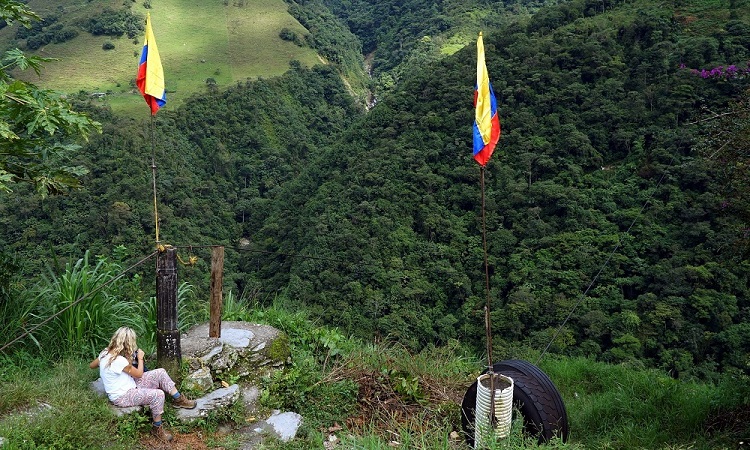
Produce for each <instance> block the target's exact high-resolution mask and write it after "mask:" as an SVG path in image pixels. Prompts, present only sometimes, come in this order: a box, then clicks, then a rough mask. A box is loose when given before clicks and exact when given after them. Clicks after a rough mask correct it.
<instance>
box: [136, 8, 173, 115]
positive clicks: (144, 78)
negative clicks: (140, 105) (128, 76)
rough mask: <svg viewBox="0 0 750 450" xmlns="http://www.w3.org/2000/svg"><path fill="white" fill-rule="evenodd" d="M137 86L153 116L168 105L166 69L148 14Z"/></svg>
mask: <svg viewBox="0 0 750 450" xmlns="http://www.w3.org/2000/svg"><path fill="white" fill-rule="evenodd" d="M135 84H136V85H137V86H138V90H139V91H141V94H142V95H143V98H145V99H146V103H148V106H149V107H150V108H151V115H152V116H153V115H155V114H156V111H158V110H159V108H161V107H162V106H164V105H165V104H166V103H167V90H166V89H165V87H164V69H163V68H162V65H161V58H159V49H157V48H156V38H154V31H153V30H152V29H151V15H150V14H146V40H145V41H144V42H143V51H142V52H141V62H140V63H139V64H138V76H136V78H135Z"/></svg>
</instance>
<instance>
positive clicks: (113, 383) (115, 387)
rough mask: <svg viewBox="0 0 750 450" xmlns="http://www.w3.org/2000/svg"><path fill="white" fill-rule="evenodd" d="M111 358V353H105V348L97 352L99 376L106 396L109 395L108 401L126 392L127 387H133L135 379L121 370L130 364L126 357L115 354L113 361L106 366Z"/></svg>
mask: <svg viewBox="0 0 750 450" xmlns="http://www.w3.org/2000/svg"><path fill="white" fill-rule="evenodd" d="M111 358H112V355H110V354H109V353H107V350H106V349H105V350H103V351H102V352H101V353H100V354H99V376H100V377H102V383H104V390H105V391H106V392H107V397H109V400H110V401H115V400H117V399H118V398H120V397H121V396H122V395H123V394H124V393H126V392H128V390H129V389H133V388H135V380H134V379H133V377H131V376H130V375H128V374H127V373H125V372H123V371H122V370H123V369H124V368H125V367H127V366H128V364H130V363H129V362H128V360H127V359H125V358H123V357H122V356H120V355H115V356H114V358H115V359H114V361H112V364H111V365H110V366H109V367H107V364H108V363H109V360H110V359H111Z"/></svg>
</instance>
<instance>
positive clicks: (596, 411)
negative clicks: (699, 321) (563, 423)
mask: <svg viewBox="0 0 750 450" xmlns="http://www.w3.org/2000/svg"><path fill="white" fill-rule="evenodd" d="M544 368H545V370H546V371H547V373H548V375H549V376H550V378H551V379H552V380H553V381H554V382H555V384H556V385H557V387H558V389H559V390H560V391H561V393H562V395H563V398H564V399H565V403H566V407H567V411H568V415H569V418H570V423H571V434H572V435H574V436H575V437H576V439H577V440H579V441H581V442H583V444H584V445H586V447H587V448H603V447H605V446H609V447H608V448H651V449H661V448H673V447H674V446H680V445H685V446H689V447H686V448H694V449H700V448H705V449H711V448H722V447H723V445H725V444H723V443H721V442H718V441H720V440H721V439H722V438H723V437H722V436H720V435H718V434H717V435H716V436H712V435H711V434H710V433H709V431H710V430H709V429H710V428H711V427H710V426H709V425H708V424H709V423H710V422H711V421H712V418H713V417H714V416H716V415H717V414H721V413H722V411H731V410H733V409H735V408H737V407H740V406H741V404H742V403H744V404H747V398H744V400H741V399H739V396H738V395H737V393H738V392H747V383H746V382H747V380H745V388H744V389H743V388H741V387H739V386H740V385H741V384H742V383H738V380H736V379H732V378H724V381H723V382H722V383H720V384H718V385H716V384H712V383H700V382H697V381H689V380H680V379H674V378H671V377H669V376H668V375H667V374H666V373H663V372H660V371H658V370H653V369H642V368H632V367H629V366H628V365H624V364H622V365H612V364H606V363H600V362H594V361H591V360H589V359H585V358H576V359H559V360H551V361H547V362H546V363H545V364H544ZM748 428H749V427H747V426H746V427H745V431H747V429H748ZM714 431H718V430H714ZM734 444H736V442H735V443H734ZM734 444H732V445H734Z"/></svg>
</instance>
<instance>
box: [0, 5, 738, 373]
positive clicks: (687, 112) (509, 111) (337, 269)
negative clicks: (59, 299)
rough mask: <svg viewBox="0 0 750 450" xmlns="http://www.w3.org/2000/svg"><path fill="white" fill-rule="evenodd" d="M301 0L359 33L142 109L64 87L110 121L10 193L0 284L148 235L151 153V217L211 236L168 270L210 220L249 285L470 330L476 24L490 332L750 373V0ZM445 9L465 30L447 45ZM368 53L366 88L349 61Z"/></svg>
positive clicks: (20, 286) (327, 35)
mask: <svg viewBox="0 0 750 450" xmlns="http://www.w3.org/2000/svg"><path fill="white" fill-rule="evenodd" d="M289 3H290V11H294V14H295V17H298V19H299V20H300V22H301V23H302V24H303V25H305V26H306V27H307V28H308V29H309V30H310V32H311V36H312V37H313V38H315V37H316V36H318V37H320V38H319V39H312V38H311V39H308V41H309V43H308V45H313V46H316V45H317V46H318V47H316V48H323V47H325V46H326V45H327V46H328V48H329V49H330V48H332V46H335V43H336V42H346V43H348V44H347V48H346V49H345V50H340V51H342V52H343V53H342V55H345V56H342V57H341V58H338V59H337V58H331V57H329V58H328V59H329V61H330V62H331V63H330V64H327V65H320V66H315V67H311V68H309V67H304V66H302V65H300V64H297V63H294V62H293V63H292V64H291V66H290V69H289V71H288V72H287V73H285V74H284V75H283V76H280V77H277V78H268V79H256V80H248V81H246V82H241V83H237V84H236V85H234V86H232V87H230V88H226V89H209V88H207V90H206V92H205V93H203V94H200V95H196V96H194V97H192V98H191V99H189V100H188V101H187V102H185V104H184V105H182V106H181V107H180V108H179V109H178V110H176V111H165V112H160V113H159V114H157V115H156V117H155V119H154V120H153V121H148V120H135V119H131V118H123V117H118V116H116V115H114V114H112V113H111V112H110V111H109V110H108V109H107V108H106V107H102V106H101V105H100V104H97V103H91V102H90V100H89V97H88V96H87V95H85V94H80V95H77V96H76V95H71V96H70V97H69V100H70V101H71V102H72V103H73V104H74V106H75V107H76V108H77V109H78V110H80V111H85V112H87V113H88V114H89V115H90V116H91V117H93V118H94V119H96V120H97V121H99V122H100V123H101V124H102V133H101V134H93V135H92V136H91V137H90V140H89V141H88V142H86V143H83V144H82V147H81V148H80V150H79V151H78V152H76V153H75V156H74V157H73V158H72V159H71V160H70V161H65V162H64V163H65V164H72V165H76V166H83V167H85V168H87V169H88V173H87V174H85V175H83V176H82V177H81V181H82V188H81V189H77V190H71V191H69V192H67V193H66V194H65V195H53V196H46V197H42V196H40V195H38V193H37V192H36V191H35V190H34V187H33V186H26V185H23V184H17V185H15V186H13V192H11V193H0V254H1V257H0V292H1V293H2V299H3V301H4V302H6V303H7V302H9V301H10V300H9V299H11V298H13V296H14V295H16V294H17V293H18V292H21V291H24V290H27V289H30V288H31V286H32V285H33V283H34V282H35V280H37V279H38V278H39V277H40V274H47V273H54V272H56V271H59V270H61V269H62V268H63V266H64V264H65V263H67V262H69V261H75V260H77V259H79V258H81V257H83V255H84V254H85V253H86V252H87V251H88V252H90V253H91V254H92V255H104V256H107V257H110V258H117V259H119V260H121V261H124V262H126V261H130V260H135V259H137V258H139V257H141V256H143V255H146V254H149V253H150V252H151V251H153V247H154V233H155V229H154V217H153V190H152V178H151V177H152V172H151V164H152V158H153V161H154V162H155V165H156V173H157V181H156V192H157V198H158V211H159V218H160V233H161V236H160V239H161V241H162V242H163V243H169V244H172V245H176V246H178V247H179V248H180V252H181V254H182V256H183V259H185V260H187V257H188V256H193V255H195V256H198V262H197V264H196V265H194V266H181V268H180V270H181V272H180V277H181V279H182V280H185V281H188V282H189V283H191V284H192V285H193V286H194V287H195V289H196V290H197V291H198V292H199V295H203V296H206V293H207V290H208V272H209V271H208V267H209V262H210V257H209V253H208V251H207V250H206V249H205V248H203V247H202V246H208V245H217V244H220V245H224V246H226V251H227V256H226V262H225V264H226V266H225V278H224V279H225V283H226V289H227V290H231V291H233V292H234V293H235V295H237V296H238V297H240V298H242V300H243V301H245V302H247V303H248V304H253V305H259V306H264V305H270V304H271V303H274V302H276V303H280V304H284V305H286V306H287V307H289V308H292V309H300V310H305V311H308V312H309V313H310V315H311V317H315V318H317V320H319V321H320V322H321V323H325V324H328V325H330V326H335V327H339V329H340V330H342V332H343V333H345V334H347V335H353V336H358V337H362V338H366V339H373V338H374V339H376V340H390V341H395V342H399V343H401V344H403V345H404V346H406V347H407V348H409V349H412V350H419V349H422V348H424V347H425V346H427V345H430V344H444V343H446V342H448V341H450V340H459V341H460V342H462V343H463V344H465V345H467V346H468V347H470V348H472V349H474V350H475V351H476V352H477V353H481V352H482V351H483V348H484V343H485V340H484V338H485V332H484V319H483V307H484V305H485V299H486V297H485V278H484V274H485V272H484V271H485V268H484V254H483V243H482V223H481V206H482V205H481V196H480V184H479V180H480V169H479V166H477V165H476V163H474V161H473V160H472V158H471V124H472V121H473V114H474V112H473V106H472V98H473V97H472V96H473V86H474V83H475V73H476V71H475V70H476V48H475V46H474V42H475V38H476V33H477V32H478V31H480V30H483V32H484V42H485V49H486V55H487V56H486V60H487V66H488V70H489V74H490V79H491V82H492V83H493V87H494V91H495V93H496V95H497V98H498V102H499V105H500V106H499V111H500V116H501V119H500V120H501V124H502V130H503V131H502V137H501V140H500V143H499V144H498V147H497V148H496V150H495V153H494V156H493V158H492V160H491V161H490V163H489V164H488V165H487V168H486V173H485V176H486V196H485V197H486V198H485V202H486V205H485V208H486V209H485V210H486V229H487V230H486V231H487V246H488V260H489V273H490V280H489V285H490V298H491V311H492V324H493V334H494V341H493V342H494V346H495V351H496V353H497V354H498V355H500V357H502V356H513V354H514V352H515V351H516V350H517V349H520V348H525V349H536V350H539V351H541V350H542V349H545V347H546V346H547V345H550V344H551V345H550V346H549V352H551V353H554V354H559V355H566V356H585V357H590V358H593V359H596V360H600V361H604V362H612V363H619V362H628V363H632V364H635V365H637V366H642V367H654V368H658V369H660V370H663V371H666V372H668V373H670V374H671V375H672V376H674V377H680V378H682V377H697V378H700V379H712V378H714V377H716V376H717V374H718V373H721V372H733V371H734V372H744V371H747V369H748V346H749V345H750V320H749V316H750V303H748V302H750V295H749V294H750V292H749V290H750V285H749V283H748V278H747V277H748V269H750V263H749V261H748V250H749V248H748V243H749V241H748V233H749V232H750V228H749V226H748V211H749V209H748V207H749V206H750V205H749V204H748V177H747V175H748V173H747V170H748V154H747V152H748V148H750V146H749V144H750V142H748V138H749V137H750V136H749V135H748V130H749V128H748V125H750V121H749V119H748V110H747V102H748V91H747V89H748V80H750V73H748V61H749V60H750V5H748V3H747V0H728V1H719V0H711V1H709V0H676V1H673V2H652V1H646V0H633V1H627V2H622V1H609V0H603V1H593V0H571V1H565V2H559V4H556V5H548V6H544V5H542V4H536V3H526V2H516V3H513V2H503V1H494V0H493V1H491V0H481V1H479V0H478V1H477V2H469V3H465V2H464V3H459V2H453V1H447V0H446V1H442V2H441V1H438V2H427V1H424V0H412V1H406V0H390V1H374V0H370V1H368V0H325V1H320V2H319V1H317V0H309V1H298V2H294V1H290V2H289ZM462 5H463V6H462ZM321 8H325V10H326V11H328V13H327V15H325V16H321V15H317V16H316V15H315V14H313V13H311V12H310V11H319V10H321ZM482 11H484V12H485V13H482V14H480V12H482ZM406 12H409V13H406ZM500 12H508V14H510V13H511V12H512V13H513V15H512V16H509V15H501V14H500ZM532 13H533V14H532ZM305 14H307V17H308V19H307V21H306V20H305V19H304V17H306V16H305ZM314 17H318V18H320V17H324V18H327V20H326V21H320V22H318V23H313V22H314V21H313V18H314ZM511 18H512V20H511ZM450 33H455V34H460V33H464V36H469V39H470V40H469V42H470V44H469V45H466V46H465V47H463V48H461V49H460V50H458V51H455V52H453V51H446V48H447V47H450V44H451V42H453V41H451V40H450V39H449V37H450V36H451V34H450ZM338 37H341V40H337V39H338ZM162 51H163V50H162ZM373 52H374V59H373V66H372V76H373V78H372V80H370V81H369V83H370V86H369V89H372V90H373V91H374V92H375V95H376V98H377V102H376V104H374V106H371V107H369V108H366V107H365V105H364V104H363V102H362V101H361V100H358V96H356V95H352V93H351V92H350V90H349V89H348V87H347V84H346V83H345V80H346V78H345V76H346V74H348V73H351V72H352V70H353V69H352V67H353V66H352V64H353V62H357V61H359V62H361V60H362V58H363V55H364V54H370V53H373ZM329 56H330V55H329ZM359 62H358V63H357V64H359ZM144 108H145V105H144ZM141 276H142V278H143V280H145V281H144V283H145V284H144V285H145V286H146V290H147V291H148V290H150V289H152V288H151V287H149V286H150V285H149V283H151V281H150V280H152V279H153V273H152V269H151V268H147V269H143V270H142V274H141ZM206 298H207V296H206ZM553 336H554V337H555V339H554V340H553V339H552V338H553Z"/></svg>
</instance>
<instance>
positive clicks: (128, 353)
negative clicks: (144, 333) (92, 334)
mask: <svg viewBox="0 0 750 450" xmlns="http://www.w3.org/2000/svg"><path fill="white" fill-rule="evenodd" d="M135 338H136V335H135V331H133V330H132V329H131V328H128V327H120V328H118V329H117V331H115V334H113V335H112V339H110V341H109V345H108V346H107V353H109V354H110V355H112V358H110V359H109V361H108V362H107V367H109V366H111V365H112V361H113V360H114V359H115V357H116V356H117V355H120V356H124V357H125V359H127V360H128V361H130V358H131V357H132V356H133V353H134V352H135V351H136V350H138V347H137V346H136V343H135Z"/></svg>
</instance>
